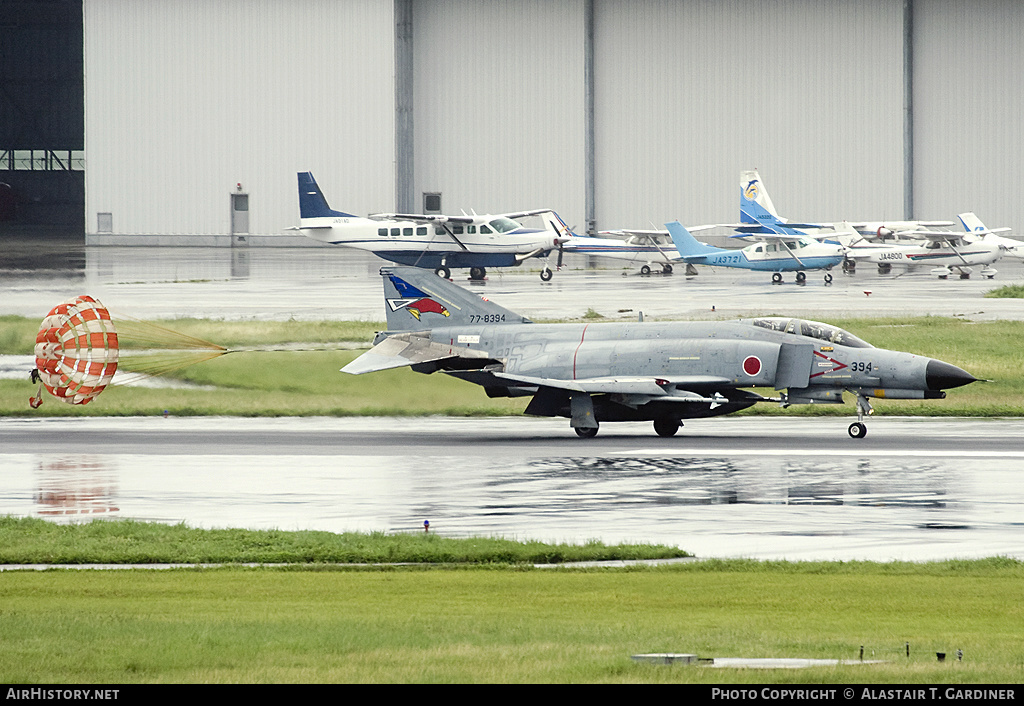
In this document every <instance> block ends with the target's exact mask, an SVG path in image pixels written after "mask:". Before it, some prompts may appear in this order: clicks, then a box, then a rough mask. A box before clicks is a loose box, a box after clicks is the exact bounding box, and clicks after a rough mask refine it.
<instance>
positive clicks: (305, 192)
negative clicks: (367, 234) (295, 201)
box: [299, 172, 356, 218]
mask: <svg viewBox="0 0 1024 706" xmlns="http://www.w3.org/2000/svg"><path fill="white" fill-rule="evenodd" d="M323 216H344V217H346V218H355V217H356V216H353V215H352V214H351V213H343V212H341V211H334V210H332V209H331V207H330V206H328V205H327V199H326V198H325V197H324V195H323V192H322V191H320V187H319V186H318V185H317V183H316V179H314V178H313V172H299V218H321V217H323Z"/></svg>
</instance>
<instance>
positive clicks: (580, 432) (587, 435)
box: [573, 427, 597, 439]
mask: <svg viewBox="0 0 1024 706" xmlns="http://www.w3.org/2000/svg"><path fill="white" fill-rule="evenodd" d="M573 429H575V430H576V435H577V436H580V437H583V438H584V439H593V438H594V437H595V436H597V427H573Z"/></svg>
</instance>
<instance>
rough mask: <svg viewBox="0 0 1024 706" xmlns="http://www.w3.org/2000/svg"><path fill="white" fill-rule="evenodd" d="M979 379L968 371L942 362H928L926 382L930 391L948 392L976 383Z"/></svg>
mask: <svg viewBox="0 0 1024 706" xmlns="http://www.w3.org/2000/svg"><path fill="white" fill-rule="evenodd" d="M977 379H978V378H976V377H974V376H973V375H971V374H970V373H969V372H967V371H966V370H962V369H961V368H958V367H956V366H955V365H950V364H949V363H943V362H942V361H941V360H930V361H928V367H927V368H926V369H925V382H926V384H927V385H928V389H929V390H947V389H949V388H951V387H960V386H961V385H966V384H968V383H972V382H975V381H976V380H977Z"/></svg>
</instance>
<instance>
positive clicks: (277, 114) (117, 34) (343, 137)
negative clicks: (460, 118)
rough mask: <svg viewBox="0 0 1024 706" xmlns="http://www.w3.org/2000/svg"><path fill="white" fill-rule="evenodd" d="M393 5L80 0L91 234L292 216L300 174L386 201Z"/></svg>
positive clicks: (193, 229)
mask: <svg viewBox="0 0 1024 706" xmlns="http://www.w3.org/2000/svg"><path fill="white" fill-rule="evenodd" d="M392 10H393V3H392V1H391V0H363V1H361V2H360V1H357V0H346V1H345V2H334V1H332V0H287V2H281V1H280V0H217V2H186V1H185V0H147V1H146V2H136V1H135V0H86V3H85V72H86V96H87V98H86V165H87V166H86V229H87V232H90V233H92V232H96V213H97V212H101V211H105V212H110V213H112V214H113V228H114V232H115V233H128V234H132V233H169V234H179V233H182V234H210V233H213V234H227V233H228V232H230V203H229V193H230V192H232V191H234V189H235V185H236V184H237V183H239V182H241V184H242V187H243V190H245V191H248V193H249V194H250V200H249V203H250V214H249V215H250V219H249V229H250V232H251V233H276V232H280V231H282V230H283V229H285V228H287V227H289V226H292V225H296V224H297V223H298V199H297V197H296V188H297V187H296V178H295V173H296V172H297V171H303V170H312V171H313V172H314V173H315V174H316V177H317V179H318V181H319V182H320V184H321V186H322V187H323V188H324V190H325V191H326V193H327V195H328V198H329V199H330V200H331V205H332V206H334V207H336V208H339V209H351V210H353V211H355V212H359V213H363V212H368V211H383V210H391V209H392V208H393V207H394V206H393V204H394V191H395V184H394V165H393V161H394V139H395V138H394V108H393V106H394V81H393V64H394V44H393V41H392V38H393V35H394V28H393V19H392V18H393V15H392Z"/></svg>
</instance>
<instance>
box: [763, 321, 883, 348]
mask: <svg viewBox="0 0 1024 706" xmlns="http://www.w3.org/2000/svg"><path fill="white" fill-rule="evenodd" d="M751 323H753V324H754V326H760V327H761V328H766V329H769V330H771V331H782V332H783V333H791V334H793V335H796V336H807V337H809V338H817V339H818V340H819V341H825V342H826V343H834V344H836V345H839V346H847V347H848V348H874V346H872V345H871V344H870V343H868V342H867V341H863V340H861V339H859V338H857V337H856V336H854V335H853V334H852V333H850V332H849V331H844V330H843V329H841V328H839V327H838V326H832V325H831V324H823V323H820V322H818V321H807V320H805V319H787V318H783V317H780V316H769V317H764V318H760V319H754V320H753V321H752V322H751Z"/></svg>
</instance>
